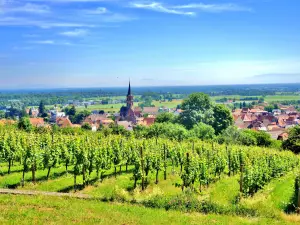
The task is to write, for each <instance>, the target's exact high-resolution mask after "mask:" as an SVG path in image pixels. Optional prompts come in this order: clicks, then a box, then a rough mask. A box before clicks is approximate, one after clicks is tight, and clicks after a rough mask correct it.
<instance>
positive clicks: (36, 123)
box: [29, 118, 45, 127]
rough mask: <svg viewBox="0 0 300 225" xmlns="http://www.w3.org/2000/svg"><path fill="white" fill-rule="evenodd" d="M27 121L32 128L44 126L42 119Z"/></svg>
mask: <svg viewBox="0 0 300 225" xmlns="http://www.w3.org/2000/svg"><path fill="white" fill-rule="evenodd" d="M29 121H30V123H31V125H32V126H34V127H43V126H44V125H45V122H44V118H29Z"/></svg>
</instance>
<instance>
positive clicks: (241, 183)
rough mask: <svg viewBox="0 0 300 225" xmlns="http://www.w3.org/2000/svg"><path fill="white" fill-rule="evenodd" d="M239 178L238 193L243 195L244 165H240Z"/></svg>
mask: <svg viewBox="0 0 300 225" xmlns="http://www.w3.org/2000/svg"><path fill="white" fill-rule="evenodd" d="M240 170H241V178H240V192H241V193H243V173H244V164H243V163H241V168H240Z"/></svg>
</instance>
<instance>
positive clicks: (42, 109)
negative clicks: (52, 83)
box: [39, 100, 47, 117]
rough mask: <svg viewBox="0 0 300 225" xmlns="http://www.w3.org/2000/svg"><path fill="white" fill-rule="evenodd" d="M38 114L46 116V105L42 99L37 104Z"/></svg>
mask: <svg viewBox="0 0 300 225" xmlns="http://www.w3.org/2000/svg"><path fill="white" fill-rule="evenodd" d="M39 116H41V117H47V112H46V107H45V102H44V100H41V102H40V105H39Z"/></svg>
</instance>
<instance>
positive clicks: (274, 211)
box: [0, 164, 300, 224]
mask: <svg viewBox="0 0 300 225" xmlns="http://www.w3.org/2000/svg"><path fill="white" fill-rule="evenodd" d="M1 168H2V173H3V174H4V175H5V176H0V187H15V186H16V185H18V184H19V183H20V179H21V175H22V173H21V171H20V169H21V167H20V166H14V167H12V173H11V174H10V175H7V174H6V168H5V165H4V164H2V165H1ZM71 169H72V168H70V170H71ZM124 169H125V168H124V167H123V172H122V174H121V175H118V176H117V178H114V176H113V168H112V169H111V170H110V171H108V172H107V173H106V175H108V176H109V177H106V179H105V180H104V181H103V182H102V183H100V182H99V181H95V182H94V183H93V184H92V185H90V186H88V187H86V188H85V189H83V190H81V191H80V192H81V193H85V194H89V195H91V196H95V197H102V198H103V197H105V198H110V197H111V196H116V195H115V193H114V192H116V191H117V194H118V196H123V197H124V198H125V199H127V200H129V201H130V200H132V199H136V200H142V199H145V198H149V197H151V196H152V195H153V194H157V193H163V194H164V195H176V194H179V193H181V190H180V188H178V187H175V183H177V182H179V181H180V178H179V176H178V174H176V173H175V174H173V173H172V171H171V168H170V167H169V170H168V179H167V180H166V181H164V180H163V173H162V172H161V173H160V176H159V184H158V185H156V184H154V180H155V175H154V173H152V174H150V176H149V180H150V183H149V186H148V187H147V190H146V191H144V192H142V193H141V192H139V191H131V190H132V187H133V180H131V177H132V174H131V172H129V173H125V171H124ZM130 169H132V168H131V167H130V168H129V170H130ZM177 170H178V168H177ZM46 173H47V171H46V170H39V171H38V172H37V180H38V183H37V184H36V185H33V184H31V182H30V180H31V173H30V172H29V173H27V174H26V180H27V181H28V182H26V185H25V187H24V188H21V187H20V186H17V188H18V189H27V190H42V191H59V192H72V191H73V176H72V173H71V172H69V174H68V175H66V174H65V171H64V168H63V167H62V168H55V169H53V170H52V172H51V176H50V179H49V180H48V181H46V179H45V176H46ZM95 177H96V174H95V172H94V173H93V174H92V175H91V179H94V178H95ZM294 178H295V174H294V173H293V172H290V173H289V174H287V175H286V176H283V177H281V178H278V179H274V180H273V181H271V182H270V183H269V184H268V185H266V186H265V188H264V189H263V190H261V191H259V192H258V193H257V194H255V195H254V197H249V198H244V199H242V201H241V204H242V205H244V206H245V207H246V208H252V209H255V210H256V211H258V212H259V215H261V216H262V217H267V218H276V220H278V221H281V222H280V224H282V221H283V220H284V221H286V222H297V223H300V217H299V216H295V215H286V214H284V213H283V211H284V209H285V207H286V206H287V204H288V203H289V201H290V199H291V198H292V196H293V187H294ZM238 179H239V177H238V176H232V177H227V176H224V177H222V179H221V180H219V181H217V182H216V183H214V184H212V185H211V186H210V187H209V188H208V189H207V188H204V189H203V191H202V193H201V194H200V195H199V199H203V198H205V199H210V200H211V201H212V202H214V203H216V204H218V205H223V206H230V205H232V203H233V202H234V201H235V200H236V196H237V195H238V194H239V184H238ZM77 180H78V183H79V184H80V183H82V176H79V177H78V179H77ZM0 198H2V197H1V196H0ZM3 198H4V197H3ZM14 198H15V197H14ZM20 198H21V199H26V197H20ZM27 200H28V201H29V202H28V206H26V207H25V206H24V207H25V209H24V210H27V208H28V210H29V209H30V210H29V211H28V212H26V213H25V214H26V215H27V213H28V215H31V214H32V215H34V213H33V212H32V211H34V210H39V208H40V207H42V206H39V205H38V206H37V208H36V206H35V205H34V206H29V205H31V203H30V202H31V201H32V200H30V198H28V199H26V201H27ZM15 201H17V200H15ZM22 201H23V200H22ZM24 201H25V200H24ZM73 201H74V200H72V199H70V200H65V204H66V205H67V204H73V203H72V202H73ZM33 203H34V202H33ZM15 204H16V205H18V204H19V203H18V202H16V203H15ZM34 204H35V203H34ZM76 204H77V203H76ZM78 204H79V203H78ZM86 204H87V207H88V208H89V207H90V202H89V201H88V202H86V203H85V205H86ZM97 204H98V202H97ZM99 204H101V205H103V204H108V205H110V207H117V206H111V204H109V203H99ZM4 206H5V204H4V205H3V202H1V201H0V210H1V207H4ZM18 207H19V206H18ZM22 207H23V206H22ZM53 207H54V206H53ZM99 207H100V206H99ZM103 207H104V206H103ZM118 207H119V206H118ZM124 207H125V208H126V207H129V206H128V205H127V206H124ZM132 207H137V206H132ZM100 208H101V207H100ZM100 208H99V209H98V210H100ZM138 209H140V208H138ZM51 210H53V209H51ZM101 210H102V209H101ZM120 210H121V211H122V210H125V209H124V208H122V207H121V208H120ZM143 210H145V211H148V210H150V209H143ZM150 211H151V210H150ZM154 212H158V214H161V213H164V211H163V210H162V211H161V210H156V211H154ZM58 213H59V212H57V217H59V216H58ZM20 215H23V214H20ZM38 215H39V216H40V214H38ZM199 215H200V214H199ZM199 215H198V217H201V219H204V221H207V222H211V221H214V220H216V221H218V222H220V221H223V218H224V220H225V218H230V219H229V220H231V219H232V220H233V221H234V222H233V223H235V222H236V223H237V222H238V221H241V220H240V219H241V218H238V217H228V216H215V215H209V216H208V217H205V218H204V216H199ZM6 216H9V215H6ZM132 216H133V217H134V218H135V216H136V215H132ZM42 217H43V216H42ZM105 217H107V216H105ZM158 217H159V216H158ZM4 218H5V217H4ZM121 218H122V217H121ZM57 219H58V222H59V219H60V218H57ZM93 219H94V216H92V218H91V221H93ZM145 219H146V218H145ZM184 219H188V220H190V219H191V222H193V221H194V218H193V216H191V215H189V216H187V218H186V217H184ZM207 219H208V220H207ZM210 219H212V220H210ZM147 220H149V219H148V218H147ZM103 221H105V219H104V220H103ZM126 221H127V220H126ZM149 221H150V220H149ZM243 221H244V222H245V223H246V222H253V221H256V222H257V218H256V219H255V218H252V219H251V220H249V221H248V220H246V219H244V220H243ZM270 221H271V222H272V224H273V223H275V220H271V219H266V220H262V219H259V222H260V224H263V223H264V222H266V223H268V222H270ZM95 222H96V221H95ZM153 222H155V223H162V222H163V221H153ZM0 223H1V216H0ZM135 223H137V224H140V223H143V224H144V221H143V222H140V221H139V220H134V222H133V223H131V224H135ZM174 223H175V224H177V223H179V221H174ZM217 224H219V223H217ZM221 224H223V222H222V223H221ZM225 224H226V223H225Z"/></svg>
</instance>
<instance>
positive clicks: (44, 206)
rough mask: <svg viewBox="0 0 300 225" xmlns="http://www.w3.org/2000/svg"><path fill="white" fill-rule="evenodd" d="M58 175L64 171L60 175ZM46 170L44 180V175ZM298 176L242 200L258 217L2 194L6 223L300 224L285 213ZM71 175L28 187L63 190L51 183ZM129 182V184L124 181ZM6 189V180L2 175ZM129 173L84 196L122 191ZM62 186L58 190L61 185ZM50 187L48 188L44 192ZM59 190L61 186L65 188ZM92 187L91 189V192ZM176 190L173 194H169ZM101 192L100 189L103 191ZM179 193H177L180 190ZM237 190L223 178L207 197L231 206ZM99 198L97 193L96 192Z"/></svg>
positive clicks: (165, 185)
mask: <svg viewBox="0 0 300 225" xmlns="http://www.w3.org/2000/svg"><path fill="white" fill-rule="evenodd" d="M57 172H59V171H57ZM45 174H46V173H45V172H44V174H43V173H42V172H41V174H40V176H39V178H41V177H43V175H45ZM294 177H295V174H294V173H292V172H291V173H289V174H287V175H286V176H284V177H282V178H278V179H275V180H274V181H272V182H271V183H270V184H269V185H267V186H266V187H265V188H264V189H263V190H261V191H260V192H258V193H257V194H256V195H255V196H254V197H252V198H246V199H243V200H242V202H243V204H244V205H246V206H248V207H250V208H252V209H254V210H256V211H257V212H258V215H257V216H252V217H249V216H235V215H217V214H214V213H210V214H201V213H196V212H194V213H182V212H179V211H176V210H171V211H166V210H164V209H152V208H145V207H143V206H141V205H138V204H134V205H132V204H129V203H119V202H102V201H99V200H84V199H73V198H67V197H50V196H17V195H0V210H1V214H0V223H1V224H45V223H46V222H47V223H49V224H63V223H64V224H66V223H67V224H69V223H76V224H166V223H169V224H299V222H300V217H299V216H297V215H293V214H292V215H287V214H285V213H284V212H283V210H284V209H285V207H286V203H287V202H289V201H290V198H291V197H292V192H293V181H294ZM62 179H66V180H67V175H63V176H62V177H61V178H55V177H52V178H51V180H49V181H45V180H44V181H43V180H42V179H41V180H40V181H39V182H38V184H36V185H28V186H26V189H42V190H52V191H55V190H58V189H59V188H58V186H57V187H55V185H52V184H53V183H57V182H59V183H60V185H61V187H63V185H64V183H63V182H62ZM124 179H125V181H124ZM1 182H2V185H3V177H1ZM126 182H128V180H127V181H126V175H124V176H120V177H118V178H117V179H115V178H109V179H106V180H105V181H104V182H103V184H100V185H99V187H97V186H89V187H86V189H85V190H84V191H83V192H84V193H90V194H91V193H93V190H95V189H101V188H100V186H103V187H102V191H103V193H106V194H108V193H109V191H112V190H113V189H114V188H115V187H116V186H119V187H121V186H122V183H123V185H124V183H126ZM171 183H172V182H170V181H168V182H167V183H162V184H160V185H159V187H160V188H162V189H164V190H165V191H170V192H171V193H173V194H174V192H173V191H174V189H175V188H173V187H172V184H171ZM60 185H59V186H60ZM46 186H47V188H45V187H46ZM61 187H60V188H61ZM90 189H91V190H90ZM170 189H173V190H170ZM98 191H99V190H98ZM176 192H177V191H176ZM237 192H238V183H237V178H236V177H233V178H231V179H222V180H221V181H220V182H217V183H216V184H215V185H213V186H212V187H211V188H209V190H206V192H205V194H203V196H202V197H203V198H204V197H205V195H208V194H209V195H210V196H211V197H210V198H211V199H212V201H215V202H218V203H219V204H221V205H225V206H226V205H230V204H232V201H233V198H234V195H235V194H236V193H237ZM94 194H96V192H94Z"/></svg>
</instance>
